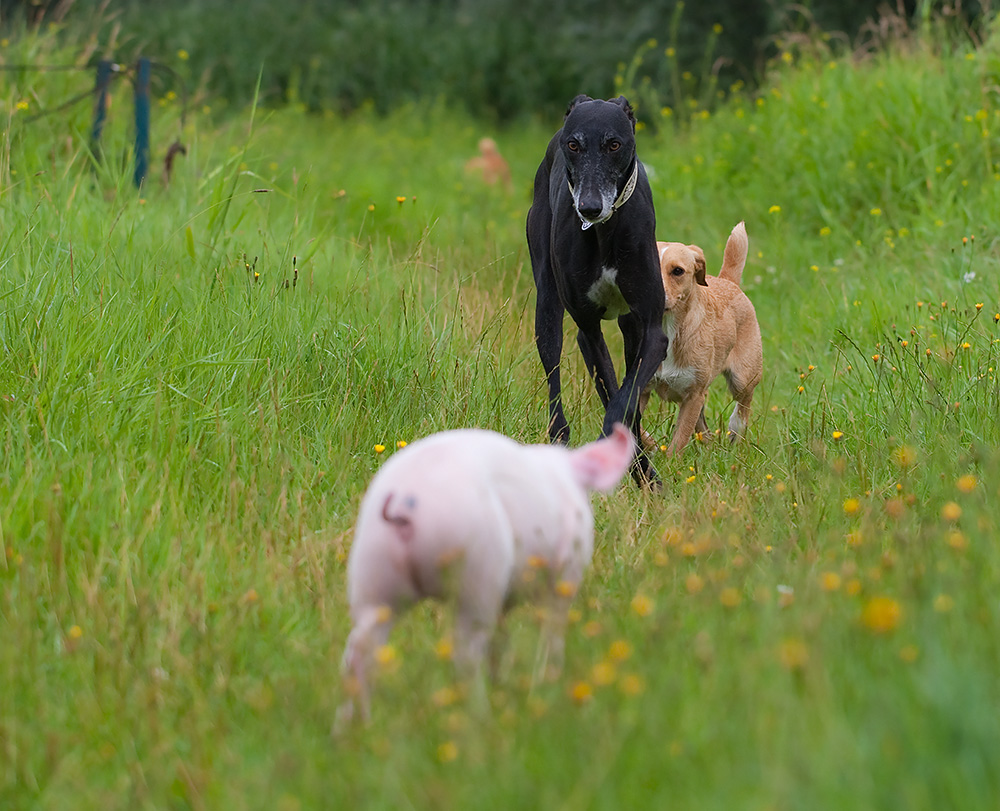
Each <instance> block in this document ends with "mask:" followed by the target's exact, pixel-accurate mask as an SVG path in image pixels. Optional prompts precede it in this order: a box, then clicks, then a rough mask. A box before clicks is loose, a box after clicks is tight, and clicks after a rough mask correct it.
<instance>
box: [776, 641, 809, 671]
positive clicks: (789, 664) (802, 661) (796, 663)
mask: <svg viewBox="0 0 1000 811" xmlns="http://www.w3.org/2000/svg"><path fill="white" fill-rule="evenodd" d="M778 661H779V662H780V663H781V666H782V667H783V668H785V670H801V669H802V668H803V667H805V666H806V665H807V664H808V663H809V648H808V647H806V643H805V642H803V641H802V640H801V639H794V638H793V639H785V640H783V641H782V643H781V644H780V645H779V646H778Z"/></svg>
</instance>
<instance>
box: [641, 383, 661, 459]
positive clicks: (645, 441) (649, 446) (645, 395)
mask: <svg viewBox="0 0 1000 811" xmlns="http://www.w3.org/2000/svg"><path fill="white" fill-rule="evenodd" d="M649 391H650V390H649V389H646V390H645V391H644V392H642V394H640V395H639V413H640V414H645V413H646V405H647V404H648V403H649ZM640 431H641V435H640V437H639V439H640V440H641V441H642V446H643V447H644V448H645V449H646V450H647V451H648V452H650V453H652V452H653V451H655V450H656V447H657V445H656V440H655V439H653V435H652V434H650V433H649V431H647V430H646V429H645V428H641V429H640Z"/></svg>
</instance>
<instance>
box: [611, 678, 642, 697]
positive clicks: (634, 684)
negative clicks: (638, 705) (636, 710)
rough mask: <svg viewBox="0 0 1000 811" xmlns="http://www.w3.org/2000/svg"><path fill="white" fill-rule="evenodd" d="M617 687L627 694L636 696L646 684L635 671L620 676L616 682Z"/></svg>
mask: <svg viewBox="0 0 1000 811" xmlns="http://www.w3.org/2000/svg"><path fill="white" fill-rule="evenodd" d="M618 687H619V689H620V690H621V691H622V692H623V693H624V694H625V695H627V696H637V695H639V694H640V693H642V691H643V690H645V689H646V684H645V682H644V681H643V680H642V676H638V675H636V674H635V673H628V674H626V675H624V676H622V678H621V681H620V682H618Z"/></svg>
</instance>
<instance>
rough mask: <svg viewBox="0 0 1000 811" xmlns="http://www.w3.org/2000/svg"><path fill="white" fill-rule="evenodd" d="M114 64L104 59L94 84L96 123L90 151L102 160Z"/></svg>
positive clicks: (91, 130)
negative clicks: (105, 121)
mask: <svg viewBox="0 0 1000 811" xmlns="http://www.w3.org/2000/svg"><path fill="white" fill-rule="evenodd" d="M113 70H114V63H113V62H112V61H111V60H110V59H102V60H101V61H100V62H98V63H97V79H96V81H95V82H94V123H93V125H92V126H91V128H90V151H91V152H92V153H93V155H94V158H96V159H98V160H99V159H100V157H101V153H100V141H101V130H103V129H104V120H105V119H106V118H107V116H108V86H109V85H110V84H111V74H112V72H113Z"/></svg>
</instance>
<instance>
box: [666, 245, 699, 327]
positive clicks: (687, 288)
mask: <svg viewBox="0 0 1000 811" xmlns="http://www.w3.org/2000/svg"><path fill="white" fill-rule="evenodd" d="M656 248H657V250H658V251H659V253H660V275H661V276H662V277H663V293H664V295H665V298H666V310H667V312H671V311H672V310H676V309H678V308H679V307H682V306H683V305H685V304H686V303H687V302H688V299H689V298H690V297H691V293H692V291H693V290H694V289H695V285H696V284H697V285H701V286H702V287H708V282H707V281H705V268H706V265H705V252H704V251H702V249H701V248H699V247H698V246H697V245H685V244H683V243H681V242H657V243H656Z"/></svg>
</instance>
